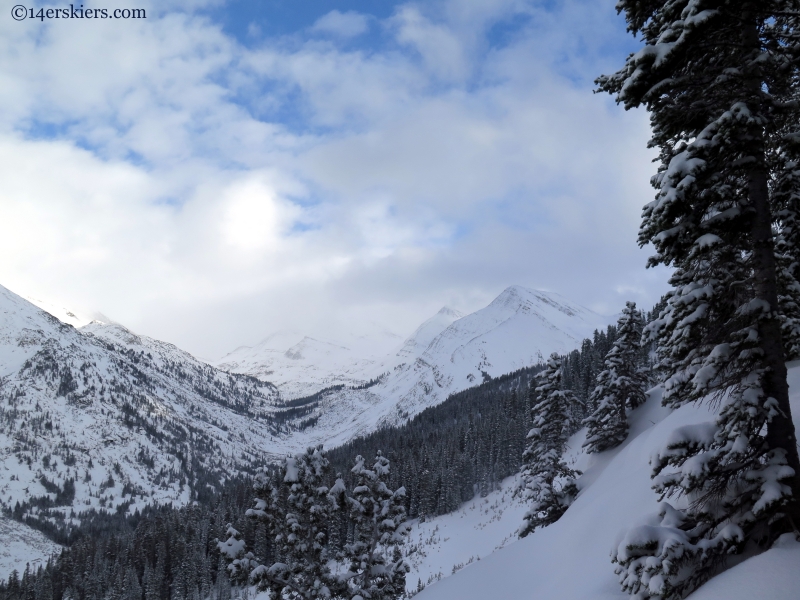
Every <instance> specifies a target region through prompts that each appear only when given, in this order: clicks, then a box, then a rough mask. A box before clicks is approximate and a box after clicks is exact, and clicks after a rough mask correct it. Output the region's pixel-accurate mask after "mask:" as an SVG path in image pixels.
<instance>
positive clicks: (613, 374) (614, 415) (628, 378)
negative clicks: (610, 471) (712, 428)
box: [583, 302, 647, 452]
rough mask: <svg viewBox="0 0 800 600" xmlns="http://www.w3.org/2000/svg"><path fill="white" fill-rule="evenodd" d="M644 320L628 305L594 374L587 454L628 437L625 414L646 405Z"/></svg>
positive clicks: (617, 444)
mask: <svg viewBox="0 0 800 600" xmlns="http://www.w3.org/2000/svg"><path fill="white" fill-rule="evenodd" d="M642 327H643V319H642V315H641V313H640V312H639V311H638V310H636V304H634V303H633V302H627V303H626V304H625V308H624V309H623V311H622V316H621V317H620V318H619V322H618V323H617V339H616V341H615V342H614V345H613V346H612V347H611V350H609V351H608V354H607V355H606V358H605V362H604V367H603V370H602V371H600V373H598V374H597V386H596V387H595V388H594V391H592V395H591V397H590V400H589V404H590V406H596V407H597V409H595V411H594V412H593V413H592V414H591V415H590V416H589V417H587V418H586V419H584V421H583V424H584V425H585V426H586V427H587V428H588V431H587V433H586V442H585V443H584V444H583V445H584V447H585V448H586V451H587V452H603V451H604V450H608V449H609V448H614V447H616V446H619V445H620V444H621V443H622V442H624V441H625V438H626V437H628V412H629V411H631V410H633V409H634V408H636V407H637V406H639V405H641V404H643V403H644V401H645V394H644V389H645V386H646V383H647V382H646V376H645V374H644V373H643V372H642V371H641V369H640V367H641V362H642V352H641V344H640V341H641V338H642Z"/></svg>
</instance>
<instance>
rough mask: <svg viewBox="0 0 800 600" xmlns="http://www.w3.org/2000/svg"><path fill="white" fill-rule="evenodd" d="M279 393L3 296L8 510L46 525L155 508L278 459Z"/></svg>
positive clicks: (120, 332)
mask: <svg viewBox="0 0 800 600" xmlns="http://www.w3.org/2000/svg"><path fill="white" fill-rule="evenodd" d="M281 409H282V405H281V402H280V399H279V395H278V393H277V390H276V389H275V387H274V386H273V385H272V384H270V383H266V382H263V381H260V380H258V379H256V378H254V377H249V376H246V375H236V374H229V373H226V372H223V371H220V370H217V369H215V368H213V367H211V366H209V365H207V364H205V363H202V362H200V361H198V360H196V359H194V358H193V357H192V356H190V355H189V354H187V353H185V352H183V351H181V350H179V349H178V348H176V347H174V346H172V345H170V344H166V343H164V342H159V341H156V340H152V339H149V338H146V337H143V336H137V335H135V334H133V333H131V332H130V331H128V330H127V329H125V328H124V327H122V326H120V325H116V324H111V323H100V322H92V323H89V324H87V325H85V326H84V327H83V328H82V329H75V328H74V327H72V326H71V325H68V324H65V323H62V322H61V321H59V320H58V319H56V318H54V317H53V316H51V315H50V314H48V313H46V312H44V311H42V310H40V309H38V308H37V307H35V306H34V305H32V304H31V303H29V302H27V301H26V300H24V299H22V298H21V297H19V296H17V295H15V294H13V293H12V292H10V291H9V290H7V289H6V288H3V287H0V508H1V509H4V510H7V511H14V512H15V513H17V516H21V515H27V516H31V517H34V518H38V519H40V520H53V519H58V518H59V515H60V518H61V519H64V518H67V515H69V514H70V512H71V511H74V512H75V514H76V515H77V516H78V517H79V516H80V514H81V513H83V512H85V511H88V510H91V509H95V510H103V509H106V510H114V509H116V508H117V507H119V506H120V505H127V506H129V507H130V509H131V510H133V509H134V508H135V507H137V506H143V505H145V504H148V503H151V502H154V501H158V502H167V501H177V502H185V501H187V500H189V499H190V498H191V497H192V496H193V495H195V494H202V493H203V490H204V488H205V486H207V485H213V484H214V483H215V482H219V481H221V480H224V479H225V478H227V477H230V475H232V474H235V473H236V472H238V471H241V470H243V469H249V468H252V467H253V465H255V464H257V463H259V462H262V461H263V460H264V459H265V458H266V456H267V455H268V454H269V453H270V452H274V451H277V450H276V448H277V446H276V445H275V444H276V443H277V441H278V440H277V434H278V432H279V430H280V429H281V428H282V426H283V425H282V420H281Z"/></svg>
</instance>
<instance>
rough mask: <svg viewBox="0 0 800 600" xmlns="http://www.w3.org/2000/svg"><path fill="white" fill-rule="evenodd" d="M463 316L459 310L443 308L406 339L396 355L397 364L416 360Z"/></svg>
mask: <svg viewBox="0 0 800 600" xmlns="http://www.w3.org/2000/svg"><path fill="white" fill-rule="evenodd" d="M463 316H464V315H463V314H461V313H460V312H458V311H457V310H454V309H452V308H450V307H447V306H445V307H443V308H442V309H441V310H440V311H439V312H438V313H436V314H435V315H433V316H432V317H431V318H430V319H428V320H427V321H425V322H424V323H423V324H422V325H420V326H419V327H417V329H416V331H414V333H412V334H411V335H410V336H408V338H406V340H405V341H404V342H403V345H402V346H401V347H400V349H399V350H398V351H397V353H396V354H395V355H394V358H395V359H396V364H398V365H399V364H401V363H403V362H408V361H412V360H416V359H417V357H419V356H421V355H422V353H423V352H425V350H426V349H427V348H428V346H430V345H431V342H433V340H435V339H436V337H437V336H438V335H439V334H441V333H442V332H443V331H444V330H445V329H447V328H448V327H450V325H452V324H453V322H454V321H457V320H458V319H460V318H462V317H463ZM392 366H395V365H392Z"/></svg>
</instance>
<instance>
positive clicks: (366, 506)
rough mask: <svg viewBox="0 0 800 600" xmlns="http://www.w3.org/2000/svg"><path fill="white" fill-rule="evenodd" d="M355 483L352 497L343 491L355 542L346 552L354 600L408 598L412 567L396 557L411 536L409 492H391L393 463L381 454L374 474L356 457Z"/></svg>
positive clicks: (376, 461)
mask: <svg viewBox="0 0 800 600" xmlns="http://www.w3.org/2000/svg"><path fill="white" fill-rule="evenodd" d="M352 473H353V474H354V475H355V476H356V484H355V487H354V488H353V494H352V496H351V497H349V498H348V497H345V495H344V490H341V492H340V498H341V499H340V500H339V501H340V502H346V504H347V505H348V507H349V509H350V511H349V512H350V520H351V522H352V523H353V529H354V531H353V536H354V540H353V542H352V543H351V544H346V545H345V547H344V552H343V558H344V559H345V560H346V561H347V563H348V565H347V566H348V570H347V573H345V575H344V578H345V579H346V580H347V585H348V594H347V598H348V599H350V600H394V599H396V598H399V597H400V596H401V595H402V594H404V593H405V589H406V573H407V572H408V569H409V567H408V564H407V563H406V561H405V560H403V558H402V556H400V555H399V554H396V553H395V552H394V550H395V549H397V548H398V547H399V545H400V544H402V543H403V541H404V540H405V536H406V535H408V526H407V524H406V522H405V520H406V510H405V506H404V503H405V494H406V491H405V488H402V487H401V488H398V489H397V490H395V491H392V490H390V489H389V488H388V487H387V486H386V483H385V480H386V478H388V476H389V460H388V459H387V458H386V457H385V456H383V455H381V453H380V452H378V456H377V457H376V458H375V464H374V465H373V466H372V468H371V469H368V468H367V467H366V466H365V465H364V459H363V458H362V457H361V456H358V457H356V464H355V466H354V467H353V469H352Z"/></svg>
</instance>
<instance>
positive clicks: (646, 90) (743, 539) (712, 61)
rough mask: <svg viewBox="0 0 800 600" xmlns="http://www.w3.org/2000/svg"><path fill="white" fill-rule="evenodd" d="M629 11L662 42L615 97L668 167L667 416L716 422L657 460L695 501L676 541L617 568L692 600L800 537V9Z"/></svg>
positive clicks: (640, 542) (634, 584)
mask: <svg viewBox="0 0 800 600" xmlns="http://www.w3.org/2000/svg"><path fill="white" fill-rule="evenodd" d="M617 7H618V10H619V11H621V12H624V13H625V17H626V19H627V22H628V28H629V30H630V31H631V32H632V33H634V34H641V36H642V39H643V41H644V43H645V46H644V48H643V49H642V50H640V51H639V52H637V53H635V54H632V55H630V56H629V57H628V60H627V63H626V65H625V67H624V68H623V69H622V70H620V71H619V72H618V73H616V74H614V75H611V76H604V77H601V78H599V79H598V84H599V87H600V89H601V90H604V91H607V92H610V93H613V94H616V96H617V101H618V102H621V103H623V104H624V105H625V107H626V108H631V107H636V106H641V105H644V106H646V107H647V109H648V110H649V111H650V114H651V124H652V129H653V138H652V140H651V142H650V144H651V146H653V147H657V148H659V150H660V163H661V164H660V166H659V169H658V173H657V175H656V176H655V177H654V178H653V180H652V182H653V185H654V187H655V188H656V190H657V193H656V198H655V200H654V201H653V202H651V203H649V204H647V205H646V206H645V208H644V212H643V222H642V227H641V230H640V237H639V242H640V244H641V245H645V244H647V243H652V244H653V246H654V248H655V251H656V254H655V255H654V256H653V257H652V258H651V259H650V261H649V264H650V265H657V264H665V265H669V266H672V267H674V269H675V270H674V274H673V275H672V277H671V284H672V286H673V290H672V292H670V294H669V295H668V300H667V306H666V308H665V309H664V310H663V311H662V313H661V315H660V317H659V318H658V319H656V320H655V321H653V322H652V323H651V324H650V325H649V326H648V328H647V340H654V339H655V340H657V342H658V348H659V365H658V366H659V368H660V369H661V370H662V372H663V375H664V377H665V384H664V402H665V404H666V405H667V406H672V407H678V406H680V405H683V404H685V403H687V402H692V401H698V400H702V399H704V398H710V399H712V401H713V402H714V406H715V407H717V416H716V419H715V420H714V421H713V422H711V423H707V424H706V425H703V426H699V425H698V426H692V427H684V428H681V429H679V430H677V431H676V432H674V434H673V436H672V439H671V440H670V441H669V443H668V445H667V447H666V448H664V449H663V450H662V451H661V452H660V453H659V455H658V456H657V457H656V458H655V460H654V463H653V476H654V478H655V489H656V490H657V491H658V492H660V493H661V495H662V499H663V498H664V497H667V496H674V495H678V496H681V495H682V496H685V497H686V498H685V501H682V505H679V507H678V508H675V507H674V506H672V505H671V504H669V503H666V502H663V503H662V505H661V513H660V519H661V527H649V528H636V529H634V530H632V531H631V532H629V534H628V536H627V537H626V538H625V540H624V541H623V542H622V544H620V546H619V547H618V549H617V550H616V552H615V553H614V555H613V560H614V561H615V562H617V563H618V565H619V566H618V569H617V572H618V573H619V575H620V580H621V583H622V586H623V589H625V590H627V591H628V592H630V593H632V594H638V597H640V598H647V597H655V598H680V597H683V596H685V595H686V594H687V593H689V592H690V591H691V590H693V589H694V588H696V587H697V586H698V585H700V584H702V582H703V581H705V580H706V579H707V578H708V577H710V576H712V575H713V574H714V573H715V572H716V570H718V569H719V568H720V567H721V565H722V563H723V561H724V560H725V557H726V556H728V555H729V554H731V553H736V552H741V551H746V550H748V549H751V548H752V547H754V546H761V547H764V546H769V545H770V544H771V543H772V542H773V541H774V540H775V539H776V538H777V537H778V536H779V535H781V534H782V533H784V532H788V531H791V530H793V529H796V524H797V523H800V460H799V459H798V453H797V440H796V436H795V431H794V426H793V424H792V417H791V409H790V406H789V397H788V386H787V381H786V366H785V359H786V354H785V353H786V350H785V349H784V346H785V345H786V344H785V343H784V339H783V334H784V333H787V334H788V336H789V337H788V338H787V341H789V342H790V344H789V347H791V336H792V335H794V333H793V329H796V327H795V326H794V325H793V322H792V319H793V318H795V317H794V316H793V315H790V314H789V310H788V308H789V306H788V302H790V301H796V299H797V296H796V293H797V292H796V288H795V283H796V282H795V281H792V279H793V278H794V277H796V275H797V274H796V272H795V271H794V270H793V268H792V267H791V265H792V264H793V261H794V258H795V257H796V256H797V252H798V250H797V246H796V242H795V233H794V229H793V227H794V223H795V222H796V216H797V209H798V207H797V202H796V198H797V191H798V177H797V167H798V162H797V158H798V140H800V135H799V134H800V104H798V102H797V97H796V96H797V82H798V75H800V62H799V61H798V60H797V56H798V53H800V28H798V24H799V21H798V19H800V1H798V0H736V1H734V0H649V1H646V2H642V1H641V0H620V2H619V3H618V4H617ZM773 230H775V231H778V232H780V234H779V239H778V240H777V241H778V245H776V241H775V240H774V239H773V234H772V232H773ZM782 330H783V331H782Z"/></svg>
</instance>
